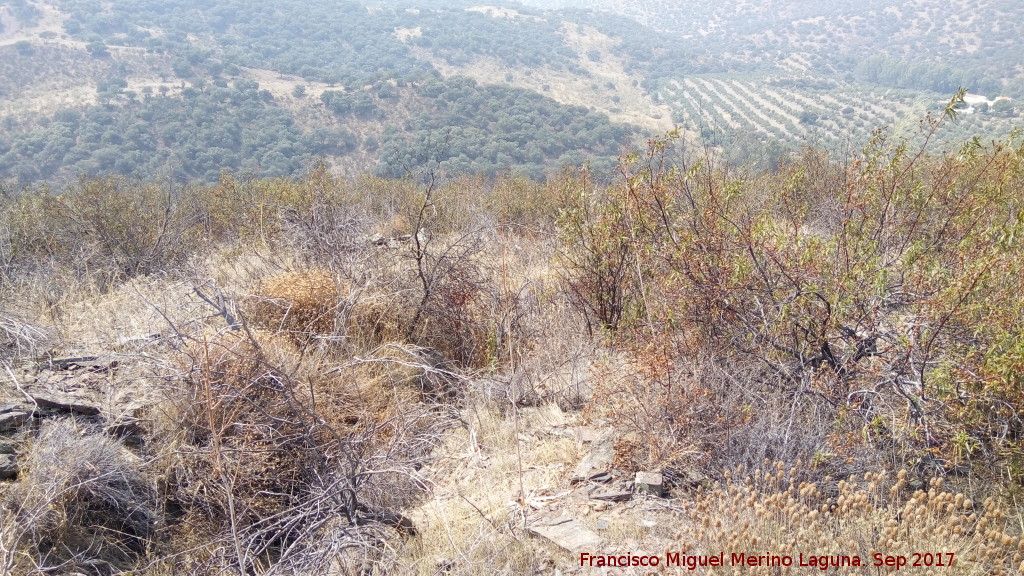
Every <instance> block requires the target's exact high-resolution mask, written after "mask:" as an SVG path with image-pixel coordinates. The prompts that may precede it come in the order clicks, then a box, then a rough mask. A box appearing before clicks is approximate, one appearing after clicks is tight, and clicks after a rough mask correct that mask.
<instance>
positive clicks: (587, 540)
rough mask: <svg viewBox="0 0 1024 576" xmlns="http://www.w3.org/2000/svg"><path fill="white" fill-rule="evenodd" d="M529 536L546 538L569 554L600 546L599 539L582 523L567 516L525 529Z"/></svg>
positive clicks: (540, 522)
mask: <svg viewBox="0 0 1024 576" xmlns="http://www.w3.org/2000/svg"><path fill="white" fill-rule="evenodd" d="M527 530H529V532H530V533H531V534H534V535H536V536H540V537H541V538H547V539H548V540H550V541H552V542H554V543H555V544H556V545H558V546H559V547H560V548H564V549H565V550H568V551H570V552H575V551H577V550H593V549H595V548H597V547H598V546H600V545H601V542H602V540H601V537H600V536H598V535H597V533H595V532H593V531H591V530H590V528H587V527H586V526H584V525H583V523H582V522H580V521H579V520H577V519H575V518H571V517H569V516H561V517H558V518H555V519H553V520H544V521H539V522H538V523H537V524H535V525H533V526H530V527H529V528H527Z"/></svg>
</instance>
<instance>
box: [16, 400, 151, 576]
mask: <svg viewBox="0 0 1024 576" xmlns="http://www.w3.org/2000/svg"><path fill="white" fill-rule="evenodd" d="M22 468H23V471H22V473H21V479H20V481H19V482H18V484H17V485H15V486H13V487H11V488H10V489H9V490H8V491H7V493H6V494H5V495H4V498H3V502H2V507H0V526H2V527H3V530H2V533H3V536H2V537H0V574H4V575H5V576H6V575H8V574H11V575H13V574H28V573H40V574H41V573H54V572H57V573H73V572H75V571H80V572H86V573H89V574H110V573H112V572H115V571H118V570H123V569H127V568H130V567H132V566H134V565H136V563H137V562H138V561H139V560H140V559H141V558H143V557H144V556H145V554H146V553H147V551H148V550H147V548H148V543H149V539H150V538H151V537H152V535H153V532H154V530H155V529H156V527H157V522H158V518H159V512H158V510H159V503H158V502H157V500H156V498H155V493H154V491H153V489H152V485H151V484H150V482H149V481H148V479H147V478H146V476H145V475H144V473H143V472H142V470H143V463H142V461H141V460H140V459H139V457H138V456H136V455H135V454H133V453H131V452H130V451H129V450H128V449H126V448H125V447H124V446H123V445H121V444H120V443H119V442H117V441H115V440H113V439H111V438H108V437H106V436H104V435H102V434H99V433H96V432H94V431H91V430H88V429H83V428H80V427H78V426H76V425H75V424H74V423H73V421H70V420H68V421H55V422H52V423H49V424H47V425H45V426H44V427H43V428H42V429H41V430H40V432H39V435H38V437H37V438H36V439H35V440H34V441H33V442H31V444H30V446H29V449H28V451H27V453H26V454H25V456H24V457H23V458H22Z"/></svg>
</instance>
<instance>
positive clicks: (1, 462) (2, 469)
mask: <svg viewBox="0 0 1024 576" xmlns="http://www.w3.org/2000/svg"><path fill="white" fill-rule="evenodd" d="M18 472H19V469H18V460H17V458H16V457H15V456H14V455H13V454H0V480H7V479H9V478H15V477H17V476H18Z"/></svg>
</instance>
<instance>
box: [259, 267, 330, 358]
mask: <svg viewBox="0 0 1024 576" xmlns="http://www.w3.org/2000/svg"><path fill="white" fill-rule="evenodd" d="M345 292H347V289H343V287H342V286H341V285H340V284H339V283H338V282H337V280H336V279H335V277H334V275H333V274H331V273H330V272H328V271H326V270H319V269H313V270H303V271H296V272H284V273H282V274H277V275H275V276H271V277H269V278H267V279H266V280H264V281H263V282H262V284H261V286H260V287H259V289H258V290H257V291H256V294H255V295H253V296H252V297H250V298H249V302H248V306H247V308H248V312H249V317H250V319H251V320H252V322H253V323H254V324H255V325H257V326H259V327H260V328H263V329H266V330H272V331H276V332H283V333H286V334H288V335H289V336H290V337H291V338H292V339H294V340H296V341H299V342H303V341H306V340H308V339H309V338H312V337H315V336H318V335H326V334H331V333H333V332H334V330H335V318H336V317H337V312H338V307H339V304H340V302H341V298H342V297H343V294H344V293H345Z"/></svg>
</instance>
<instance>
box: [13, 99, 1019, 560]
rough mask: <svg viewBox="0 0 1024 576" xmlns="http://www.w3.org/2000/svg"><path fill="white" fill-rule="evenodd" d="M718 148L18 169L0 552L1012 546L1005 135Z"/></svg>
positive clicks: (1012, 244)
mask: <svg viewBox="0 0 1024 576" xmlns="http://www.w3.org/2000/svg"><path fill="white" fill-rule="evenodd" d="M438 86H444V84H443V83H441V82H438ZM473 87H474V86H473V84H472V83H471V82H469V81H468V80H466V81H464V84H462V85H461V89H463V90H464V91H466V92H471V91H472V89H473ZM956 106H957V102H956V101H953V102H950V103H949V105H948V107H947V108H946V109H945V110H944V112H945V115H944V116H943V117H941V118H935V119H931V120H929V119H925V120H924V121H923V125H924V126H925V128H926V129H927V130H929V131H932V132H934V131H937V130H939V129H940V128H941V125H942V124H943V123H945V122H949V121H951V119H952V117H953V116H954V115H955V112H956ZM382 146H383V145H382ZM724 153H725V152H724V151H717V150H716V149H714V148H704V147H699V148H698V147H693V146H692V145H691V143H689V142H687V141H685V140H683V139H682V138H681V137H680V136H679V135H670V136H668V137H666V138H663V139H655V140H652V141H651V142H650V143H649V144H648V146H647V147H646V148H645V149H643V150H641V151H640V152H639V153H638V154H636V155H633V156H631V157H629V158H625V159H624V160H623V162H622V163H621V164H620V166H619V170H620V176H619V177H618V178H616V179H615V180H613V181H611V182H600V181H599V180H598V179H597V178H595V177H594V175H593V174H592V173H590V172H589V171H587V170H581V169H565V170H563V171H561V172H560V173H558V174H557V175H556V176H554V177H551V178H549V179H547V180H546V181H544V182H539V181H536V180H531V179H529V178H527V177H526V176H524V175H518V176H517V175H510V174H499V175H498V176H497V177H495V178H488V177H485V176H461V177H457V178H452V177H447V176H445V174H444V173H443V171H440V170H437V169H436V165H437V159H436V158H435V159H433V160H430V162H433V164H432V165H428V166H427V167H426V168H424V169H421V170H420V171H419V172H418V173H416V174H414V175H413V177H411V178H401V179H397V178H380V177H373V176H368V175H364V176H361V177H358V178H335V177H332V176H331V175H330V174H329V172H328V170H327V168H326V166H325V165H323V164H320V165H317V166H314V168H313V169H312V170H310V171H308V172H306V173H305V174H303V175H302V176H300V177H296V178H283V177H278V178H256V177H250V176H244V177H234V176H232V175H230V174H224V175H222V176H221V177H220V178H219V180H218V181H217V182H216V183H212V184H192V185H189V186H179V185H178V184H176V183H174V182H173V181H170V180H167V179H161V180H155V181H145V180H139V179H134V178H128V177H121V176H105V177H101V178H88V177H84V178H81V179H79V180H78V181H76V182H75V183H74V184H72V185H69V186H67V187H65V188H63V189H61V190H59V191H51V190H49V189H47V188H46V187H31V188H27V189H24V190H21V191H20V194H14V193H11V192H12V191H10V190H7V191H5V194H4V195H2V196H0V246H4V247H5V248H4V252H3V254H4V260H3V267H2V268H0V271H2V273H3V274H2V276H0V280H2V284H0V338H2V340H0V361H2V363H3V376H2V377H3V384H2V385H0V575H2V576H21V575H24V574H60V575H67V576H72V575H75V574H87V575H89V576H111V575H114V574H117V575H127V574H136V575H145V576H159V575H165V574H175V575H180V574H184V575H195V576H210V575H217V576H220V575H223V576H228V575H233V574H253V575H260V576H271V575H289V576H293V575H298V576H307V575H308V576H319V575H323V574H328V575H332V576H334V575H337V576H342V575H346V576H347V575H356V574H401V575H406V574H408V575H434V574H441V573H444V574H451V575H466V576H470V575H474V576H476V575H479V576H482V575H485V574H487V575H495V574H499V575H508V576H518V575H521V574H539V573H556V574H557V573H562V574H570V573H571V574H579V575H586V574H628V575H640V574H649V573H650V572H651V569H650V567H649V566H646V567H645V566H638V565H632V564H629V561H627V565H625V566H618V565H616V564H618V557H619V556H627V557H634V558H643V559H644V562H647V563H648V564H650V562H653V561H657V562H658V563H659V564H658V566H657V569H658V570H657V572H658V573H665V574H692V573H694V572H695V571H696V572H697V573H704V574H708V575H712V576H718V575H724V574H734V573H735V571H736V570H742V571H743V573H749V574H757V575H761V574H763V575H766V576H767V575H773V574H778V573H779V572H780V571H782V570H781V569H782V568H785V567H786V564H785V563H787V562H788V563H789V564H791V566H790V568H791V572H796V573H799V572H801V571H807V572H808V573H811V571H814V573H818V572H819V571H823V567H824V571H825V572H826V573H828V572H829V569H831V571H832V572H840V571H839V570H837V568H840V567H841V568H842V571H841V573H844V574H856V575H863V576H869V575H877V574H878V573H879V572H880V571H881V570H882V569H885V568H886V567H887V566H888V568H892V569H895V568H896V567H897V565H898V563H900V562H904V561H905V562H907V563H913V562H917V563H921V564H923V565H922V566H918V567H915V566H910V565H903V566H901V572H902V571H903V570H905V571H906V572H907V573H911V574H926V573H929V572H930V571H931V570H934V569H936V568H938V566H937V563H938V562H941V563H942V566H941V569H942V572H941V573H943V574H949V575H952V576H968V575H969V576H981V575H989V574H1018V573H1020V572H1021V571H1022V568H1021V566H1020V565H1021V558H1020V550H1021V549H1022V547H1024V535H1022V533H1021V528H1020V526H1021V522H1020V521H1021V518H1022V512H1021V508H1020V487H1021V475H1020V470H1021V465H1022V464H1021V463H1022V461H1024V445H1022V443H1021V438H1022V436H1024V423H1022V422H1021V418H1020V414H1021V410H1022V409H1024V394H1022V386H1021V385H1022V379H1021V374H1022V373H1024V325H1022V320H1021V316H1020V310H1021V309H1022V307H1024V285H1022V282H1024V260H1022V258H1021V256H1020V254H1021V253H1022V246H1021V245H1020V244H1021V239H1022V238H1024V218H1022V217H1021V214H1022V213H1024V212H1022V210H1021V208H1022V206H1021V202H1022V198H1024V194H1022V193H1021V192H1022V186H1024V146H1022V144H1021V142H1020V140H1019V139H1017V140H1008V141H1003V142H1000V143H994V144H992V145H987V146H986V145H982V144H981V143H974V144H968V145H965V146H963V147H962V148H961V149H960V150H959V151H957V152H956V153H953V154H943V153H941V152H940V151H938V150H936V147H934V146H931V147H928V148H925V149H918V148H914V147H910V146H909V144H908V143H907V142H906V141H905V140H900V139H899V138H896V137H893V136H892V135H890V134H880V135H879V136H878V137H877V138H876V139H875V140H874V141H873V142H872V143H871V144H870V145H869V146H868V147H867V148H866V149H865V150H864V151H863V152H862V153H855V154H852V155H851V156H849V157H847V158H844V159H835V158H834V157H833V158H830V157H829V154H828V152H827V151H824V150H820V149H819V150H815V149H811V148H808V149H806V150H805V152H804V153H803V154H802V155H801V156H799V157H795V158H791V159H790V160H789V161H788V162H787V163H786V164H784V165H783V166H781V167H780V168H778V169H776V170H747V171H745V172H743V173H742V174H741V173H739V172H737V171H736V170H735V169H734V168H731V167H729V166H728V165H727V163H725V162H724V160H723V156H722V154H724ZM915 555H916V556H915ZM610 558H614V560H612V559H610ZM711 558H716V559H718V558H722V561H721V563H722V564H721V565H709V562H711V560H710V559H711ZM765 558H767V560H765ZM590 559H593V562H591V561H590ZM751 561H752V562H753V563H751ZM886 562H889V563H890V564H888V565H887V564H886ZM610 563H614V564H610ZM701 563H703V564H704V565H703V566H700V565H699V564H701ZM929 564H930V565H929ZM610 566H611V567H610Z"/></svg>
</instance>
